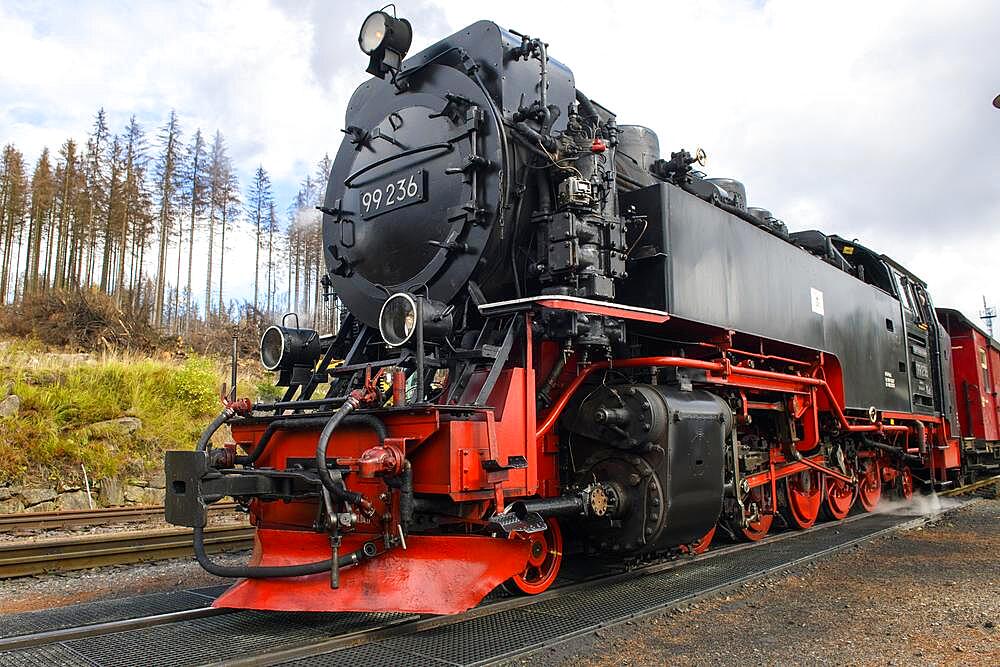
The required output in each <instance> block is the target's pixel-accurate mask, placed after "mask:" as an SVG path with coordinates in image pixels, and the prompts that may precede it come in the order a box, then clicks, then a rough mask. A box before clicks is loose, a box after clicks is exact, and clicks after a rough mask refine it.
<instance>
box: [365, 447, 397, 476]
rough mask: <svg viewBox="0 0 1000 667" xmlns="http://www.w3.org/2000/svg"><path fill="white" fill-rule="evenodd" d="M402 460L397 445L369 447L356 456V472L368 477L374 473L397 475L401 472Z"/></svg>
mask: <svg viewBox="0 0 1000 667" xmlns="http://www.w3.org/2000/svg"><path fill="white" fill-rule="evenodd" d="M403 460H404V459H403V452H401V451H399V448H398V447H395V446H393V445H378V446H376V447H371V448H369V449H366V450H365V451H364V452H363V453H362V454H361V456H360V457H359V458H358V474H359V475H361V476H362V477H366V478H369V479H371V478H372V477H375V476H376V475H398V474H399V473H401V472H403Z"/></svg>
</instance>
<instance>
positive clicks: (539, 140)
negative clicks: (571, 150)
mask: <svg viewBox="0 0 1000 667" xmlns="http://www.w3.org/2000/svg"><path fill="white" fill-rule="evenodd" d="M514 129H515V130H517V131H518V132H520V133H521V134H522V135H524V136H525V137H527V138H528V139H529V140H530V141H531V142H534V143H535V145H541V146H544V147H545V149H546V150H550V151H554V150H555V149H556V148H557V146H556V142H555V139H553V138H552V137H543V136H542V134H541V133H540V132H539V131H538V130H536V129H535V128H533V127H531V126H530V125H528V124H527V123H526V122H524V121H523V120H522V121H521V122H520V123H517V124H515V125H514ZM548 159H549V160H551V159H552V158H551V157H549V158H548Z"/></svg>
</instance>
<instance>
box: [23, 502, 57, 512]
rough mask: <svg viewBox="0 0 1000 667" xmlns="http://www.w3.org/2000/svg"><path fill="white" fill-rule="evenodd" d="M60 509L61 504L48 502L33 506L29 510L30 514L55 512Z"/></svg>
mask: <svg viewBox="0 0 1000 667" xmlns="http://www.w3.org/2000/svg"><path fill="white" fill-rule="evenodd" d="M58 509H59V503H55V502H52V501H47V502H44V503H38V504H37V505H32V506H31V507H29V508H28V511H29V512H55V511H56V510H58Z"/></svg>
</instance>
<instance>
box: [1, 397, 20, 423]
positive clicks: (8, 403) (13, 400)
mask: <svg viewBox="0 0 1000 667" xmlns="http://www.w3.org/2000/svg"><path fill="white" fill-rule="evenodd" d="M20 409H21V399H20V398H18V397H17V394H11V395H10V396H8V397H7V398H5V399H3V400H2V401H0V418H2V417H16V416H17V412H18V410H20Z"/></svg>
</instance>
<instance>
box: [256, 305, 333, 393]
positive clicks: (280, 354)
mask: <svg viewBox="0 0 1000 667" xmlns="http://www.w3.org/2000/svg"><path fill="white" fill-rule="evenodd" d="M296 325H298V322H296ZM321 353H322V350H321V349H320V340H319V333H317V332H316V331H313V330H312V329H300V328H298V326H296V327H294V328H292V327H286V326H284V320H282V324H281V326H278V325H277V324H274V325H271V326H269V327H268V328H267V329H265V330H264V335H263V336H261V337H260V362H261V363H262V364H264V368H266V369H267V370H269V371H275V372H277V373H278V381H277V382H276V383H275V384H276V385H277V386H279V387H287V386H289V385H292V384H306V383H307V382H309V381H310V380H311V379H312V376H313V369H314V368H315V366H316V362H317V361H318V360H319V357H320V354H321Z"/></svg>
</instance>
